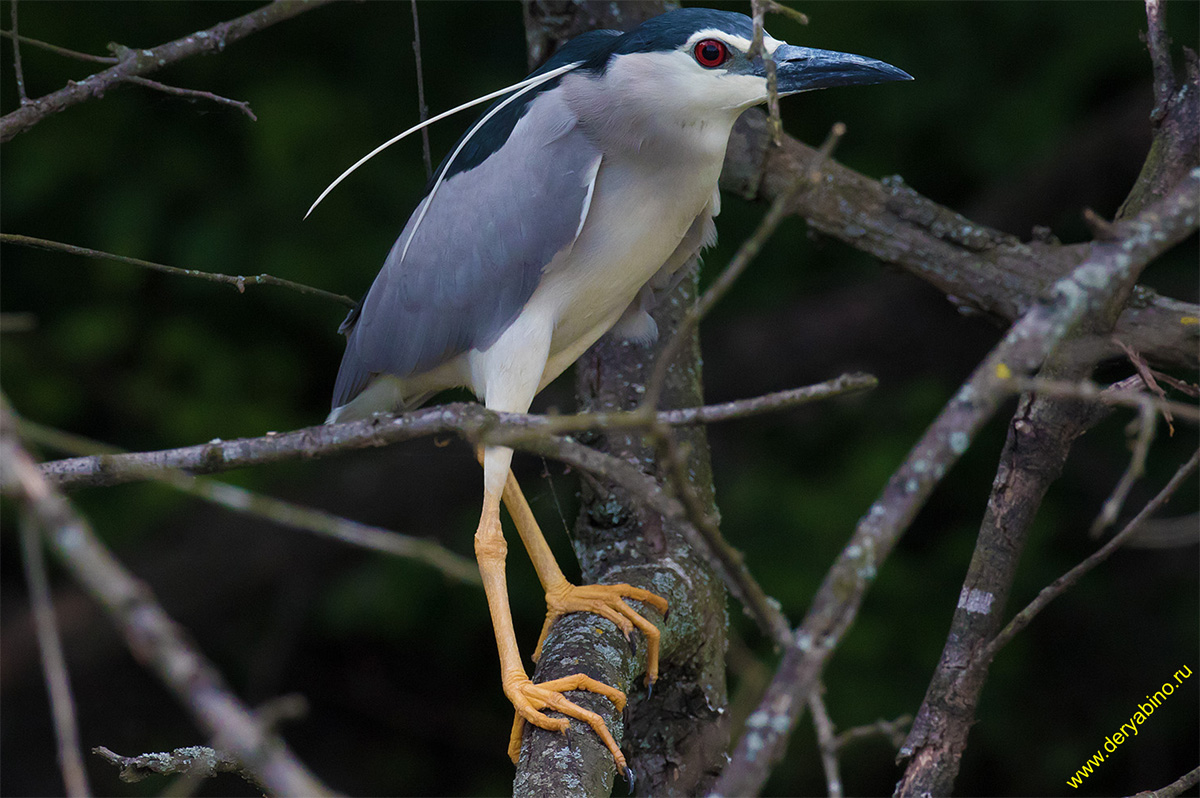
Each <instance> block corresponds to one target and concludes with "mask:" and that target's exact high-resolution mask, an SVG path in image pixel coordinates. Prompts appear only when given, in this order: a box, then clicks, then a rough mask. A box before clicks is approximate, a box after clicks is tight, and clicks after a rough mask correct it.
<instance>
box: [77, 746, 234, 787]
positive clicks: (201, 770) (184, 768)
mask: <svg viewBox="0 0 1200 798" xmlns="http://www.w3.org/2000/svg"><path fill="white" fill-rule="evenodd" d="M92 753H93V754H96V755H98V756H100V757H101V758H103V759H104V760H105V761H107V762H108V763H109V764H111V765H116V766H117V767H119V768H121V773H120V779H121V781H124V782H129V783H133V782H139V781H142V780H143V779H145V778H147V777H149V776H167V775H173V774H178V775H182V776H187V777H189V778H194V779H211V778H212V777H213V776H216V775H218V774H220V773H244V772H245V771H243V769H242V765H241V763H240V762H238V761H237V759H235V758H234V757H233V756H231V755H229V754H228V753H225V752H224V751H217V750H215V749H212V748H209V747H208V746H205V745H189V746H187V747H185V748H176V749H175V750H173V751H164V752H161V753H154V754H138V755H137V756H121V755H120V754H118V753H115V752H114V751H111V750H109V749H108V748H106V747H104V746H103V745H99V746H96V747H95V748H93V749H92Z"/></svg>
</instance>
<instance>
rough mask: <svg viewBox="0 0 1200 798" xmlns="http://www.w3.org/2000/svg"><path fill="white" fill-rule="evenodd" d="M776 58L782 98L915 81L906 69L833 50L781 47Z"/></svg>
mask: <svg viewBox="0 0 1200 798" xmlns="http://www.w3.org/2000/svg"><path fill="white" fill-rule="evenodd" d="M774 57H775V74H776V80H777V83H778V87H779V94H780V95H781V96H782V95H786V94H795V93H796V92H801V91H812V90H813V89H827V88H830V87H831V86H869V85H870V84H872V83H885V82H887V81H890V80H912V79H913V77H912V75H910V74H908V73H907V72H905V71H904V70H903V69H897V68H896V67H894V66H892V65H891V64H885V63H884V62H883V61H876V60H875V59H874V58H864V57H863V56H861V55H852V54H850V53H837V52H834V51H832V50H814V49H813V48H811V47H793V46H792V45H790V44H781V45H779V47H777V48H776V49H775V54H774Z"/></svg>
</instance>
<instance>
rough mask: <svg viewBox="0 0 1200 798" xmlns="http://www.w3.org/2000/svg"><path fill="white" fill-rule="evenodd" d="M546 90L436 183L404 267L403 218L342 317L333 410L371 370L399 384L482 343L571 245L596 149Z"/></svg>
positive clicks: (406, 232) (496, 334)
mask: <svg viewBox="0 0 1200 798" xmlns="http://www.w3.org/2000/svg"><path fill="white" fill-rule="evenodd" d="M555 95H556V93H546V94H542V95H541V96H539V97H538V98H537V99H536V100H534V101H533V102H532V103H530V105H529V107H528V110H527V112H526V113H525V115H524V116H523V117H521V119H520V121H519V122H518V123H517V125H516V126H515V127H514V128H513V131H512V134H511V135H510V136H509V138H508V140H507V141H506V142H505V144H504V145H503V146H502V147H500V148H499V149H498V150H497V151H496V152H495V153H494V154H493V156H492V157H490V158H488V159H487V160H486V161H484V162H483V163H482V164H479V165H478V166H476V167H474V168H473V169H470V170H468V171H466V172H461V173H459V174H456V175H454V176H453V177H451V178H449V179H447V180H446V181H445V182H444V183H442V185H441V187H440V188H439V189H438V191H437V194H436V195H435V196H434V197H433V200H432V204H431V205H430V207H429V211H428V213H426V215H425V218H424V220H423V221H422V222H421V224H420V226H419V228H418V229H417V231H416V235H415V237H414V238H413V241H412V244H411V245H410V246H409V247H408V253H407V254H406V255H405V256H404V259H403V262H401V253H402V252H403V251H404V248H405V244H406V242H407V241H408V239H409V237H410V236H412V235H413V230H412V228H413V224H414V220H415V219H416V217H417V215H418V213H417V212H414V214H413V216H412V217H411V218H410V219H409V222H408V225H407V226H406V227H405V228H404V231H403V232H402V233H401V234H400V237H399V238H398V239H397V240H396V243H395V244H394V245H393V246H392V249H391V252H389V253H388V257H387V260H386V261H385V262H384V265H383V268H382V269H381V270H380V272H379V275H378V276H377V277H376V278H375V282H374V283H373V284H372V286H371V290H370V291H369V292H368V293H367V296H366V298H365V299H364V300H363V303H362V306H361V309H360V312H359V315H358V317H357V318H353V316H352V317H351V318H348V319H347V325H348V326H349V333H348V340H347V344H346V354H345V356H344V357H343V359H342V366H341V369H340V370H339V371H338V377H337V383H336V385H335V387H334V399H333V405H334V407H339V406H341V405H344V404H346V403H347V402H349V401H350V400H351V399H353V398H354V397H355V396H356V395H357V394H358V393H359V392H360V391H362V390H363V389H364V388H365V387H366V386H367V384H368V383H369V382H370V380H371V378H372V376H374V375H376V374H380V373H387V374H393V375H395V376H397V377H401V378H404V377H407V376H410V375H414V374H420V373H422V372H425V371H429V370H430V369H432V368H434V367H436V366H438V365H440V364H442V363H444V362H446V361H447V360H450V359H451V358H453V357H455V356H456V355H459V354H461V353H463V352H466V351H468V350H470V349H473V348H474V349H486V348H487V347H489V346H491V344H492V343H494V342H495V340H496V339H497V338H498V337H499V336H500V334H501V333H502V332H503V331H504V330H505V329H506V328H507V327H508V326H509V325H510V324H511V323H512V322H513V320H514V319H515V318H516V317H517V314H518V313H520V311H521V308H522V307H524V305H525V303H526V302H528V301H529V298H530V297H531V296H532V295H533V292H534V289H536V288H537V285H538V283H539V281H540V280H541V276H542V271H543V269H544V268H545V267H546V266H547V265H548V264H549V263H550V261H551V260H553V259H554V257H555V255H557V254H558V253H559V252H560V251H562V250H563V249H565V248H568V247H570V246H572V245H573V244H574V242H575V237H576V236H577V234H578V231H579V228H580V227H581V224H582V219H583V216H584V215H585V214H586V211H587V204H588V201H589V198H590V190H591V184H592V182H593V181H594V180H595V175H596V170H597V168H598V166H599V162H600V152H599V150H597V149H596V148H595V147H594V146H593V145H592V143H591V142H590V141H588V139H587V137H586V136H585V135H584V133H583V132H582V131H581V130H580V129H579V128H578V127H577V126H576V119H575V117H574V115H573V114H572V113H571V111H570V110H569V109H568V108H567V107H566V105H565V104H564V103H563V102H562V101H561V100H560V99H558V98H557V97H556V96H555ZM428 202H430V200H429V198H428V197H426V198H425V199H424V200H422V203H421V206H419V207H418V209H417V211H418V212H419V211H420V207H423V206H424V205H425V204H426V203H428Z"/></svg>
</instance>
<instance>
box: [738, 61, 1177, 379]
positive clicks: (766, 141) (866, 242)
mask: <svg viewBox="0 0 1200 798" xmlns="http://www.w3.org/2000/svg"><path fill="white" fill-rule="evenodd" d="M1192 85H1193V84H1191V83H1189V84H1188V86H1189V87H1190V86H1192ZM1185 89H1187V90H1188V91H1191V90H1190V89H1188V88H1187V87H1185ZM1182 91H1184V90H1181V92H1182ZM1194 96H1195V95H1194V94H1191V93H1188V94H1185V95H1183V100H1184V101H1186V102H1185V104H1186V105H1187V107H1188V108H1192V107H1193V105H1192V101H1193V98H1194ZM1193 129H1195V130H1200V124H1197V125H1195V126H1194V128H1193ZM1181 147H1182V145H1181ZM1196 149H1197V148H1193V150H1192V152H1187V153H1186V155H1188V156H1189V157H1193V158H1194V152H1195V151H1196ZM819 158H820V155H819V153H818V151H817V150H815V149H813V148H811V147H808V146H807V145H805V144H803V143H802V142H800V141H798V140H796V139H794V138H792V137H790V136H787V135H784V137H783V144H782V146H781V147H778V148H773V147H771V146H770V137H769V135H768V133H767V130H766V117H765V115H764V114H763V113H762V112H761V111H759V110H757V109H751V110H749V111H747V112H746V113H744V114H742V117H741V119H740V120H739V121H738V123H737V125H735V126H734V130H733V137H732V139H731V140H730V144H729V148H728V150H727V153H726V158H725V168H724V171H723V172H722V175H721V188H722V189H724V190H725V191H730V192H733V193H736V194H739V195H741V196H745V197H749V198H752V199H759V200H763V201H766V202H771V201H774V200H775V199H776V198H777V197H779V196H780V195H781V194H784V193H785V192H786V191H787V190H788V188H789V187H790V186H791V185H792V183H793V181H794V180H795V179H796V176H798V175H802V174H805V173H806V172H808V171H809V169H810V168H811V164H812V163H813V162H814V161H816V160H818V159H819ZM822 169H823V171H824V172H825V173H826V174H827V175H828V177H829V179H828V181H827V182H826V183H825V185H824V186H823V190H822V191H820V192H802V193H801V194H799V195H797V196H796V197H795V198H794V199H793V202H792V205H791V210H792V212H793V213H795V214H796V215H798V216H801V217H803V218H804V219H805V220H806V221H807V223H808V224H809V226H810V227H811V228H812V229H814V230H817V231H819V232H821V233H824V234H826V235H829V236H831V237H833V238H836V239H838V240H840V241H843V242H844V243H846V244H849V245H850V246H852V247H854V248H855V249H859V250H862V251H863V252H866V253H867V254H869V255H872V256H873V257H876V258H878V259H879V260H882V261H884V262H886V263H891V264H893V265H895V266H898V267H899V268H901V269H903V270H904V271H906V272H909V273H910V274H912V275H914V276H916V277H918V278H920V279H921V280H924V281H925V282H928V283H930V284H931V285H933V286H934V287H935V288H937V289H938V290H939V291H941V292H943V293H945V294H946V296H947V298H949V299H950V301H951V302H953V303H954V304H955V305H957V306H958V307H960V308H963V309H966V310H972V311H978V312H981V313H984V314H986V315H988V316H991V317H993V318H996V319H1000V320H1003V321H1007V322H1013V321H1015V320H1016V319H1018V318H1020V317H1021V316H1023V315H1024V314H1025V312H1026V311H1027V310H1028V309H1030V308H1031V307H1033V306H1034V305H1035V304H1036V303H1037V301H1038V298H1039V297H1040V296H1041V295H1042V294H1043V293H1044V291H1045V290H1046V289H1047V288H1048V287H1049V286H1050V285H1051V284H1052V283H1053V282H1054V281H1055V280H1056V279H1059V278H1061V277H1062V276H1064V275H1066V274H1068V273H1070V271H1071V270H1072V269H1073V268H1075V267H1076V266H1078V265H1079V264H1080V263H1081V262H1083V260H1084V259H1085V258H1086V257H1088V252H1089V250H1090V248H1091V244H1075V245H1066V246H1064V245H1053V244H1047V243H1044V242H1039V241H1029V242H1024V243H1023V242H1021V241H1019V240H1017V239H1016V238H1015V237H1013V236H1010V235H1007V234H1005V233H1001V232H999V231H996V230H992V229H989V228H987V227H983V226H981V225H978V224H976V223H974V222H972V221H971V220H969V219H966V218H964V217H963V216H961V215H959V214H957V213H954V212H953V211H951V210H949V209H947V208H944V207H942V206H940V205H937V204H936V203H934V202H932V201H930V200H928V199H926V198H924V197H922V196H920V195H919V194H917V193H916V192H915V191H913V190H912V189H910V188H908V187H907V186H905V185H904V184H903V181H901V180H900V179H899V178H888V179H886V180H884V181H883V182H879V181H875V180H871V179H869V178H867V177H864V176H863V175H861V174H859V173H857V172H854V171H853V170H850V169H847V168H846V167H844V166H842V165H841V164H839V163H837V162H836V161H833V160H830V161H829V162H828V163H826V164H825V165H824V166H823V167H822ZM1185 172H1186V170H1185ZM1179 177H1181V175H1180V176H1177V177H1176V180H1175V181H1173V182H1171V183H1169V184H1168V185H1167V188H1168V189H1169V188H1171V187H1173V186H1175V185H1176V184H1177V183H1178V180H1179ZM1164 194H1165V192H1164ZM1160 196H1162V195H1160ZM1198 320H1200V306H1197V305H1193V304H1190V303H1186V302H1179V301H1177V300H1174V299H1170V298H1167V297H1162V296H1159V295H1158V294H1157V293H1155V292H1154V291H1153V290H1151V289H1148V288H1145V287H1142V286H1138V288H1137V289H1136V290H1135V292H1134V301H1132V302H1131V303H1130V304H1129V306H1128V307H1127V308H1125V310H1124V312H1123V313H1122V314H1121V318H1120V320H1119V321H1118V323H1117V326H1116V330H1115V331H1116V334H1117V335H1118V336H1119V337H1120V338H1121V339H1122V340H1123V341H1125V342H1126V343H1128V344H1129V345H1130V346H1132V347H1133V348H1135V349H1137V350H1138V351H1139V352H1141V353H1142V354H1143V355H1145V356H1146V357H1147V358H1148V359H1149V360H1151V361H1153V362H1156V363H1162V364H1170V365H1178V366H1185V367H1189V368H1196V367H1197V365H1200V355H1198V347H1197V344H1198V343H1200V321H1198ZM1079 346H1080V347H1081V348H1089V349H1096V350H1099V354H1100V355H1101V356H1104V357H1110V356H1112V357H1115V356H1119V354H1120V351H1119V349H1118V348H1117V347H1116V346H1115V345H1114V344H1113V343H1112V342H1111V340H1109V339H1108V337H1107V336H1105V337H1104V338H1103V339H1088V340H1087V341H1085V342H1083V343H1081V344H1080V345H1079Z"/></svg>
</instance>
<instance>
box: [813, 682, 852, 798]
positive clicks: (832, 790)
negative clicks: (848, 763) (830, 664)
mask: <svg viewBox="0 0 1200 798" xmlns="http://www.w3.org/2000/svg"><path fill="white" fill-rule="evenodd" d="M808 711H809V712H811V713H812V718H813V727H814V728H815V729H816V731H817V748H818V750H820V752H821V769H822V770H824V771H825V788H826V790H827V791H828V792H829V798H842V795H843V792H842V774H841V771H840V769H839V767H838V742H837V737H836V736H835V735H834V729H833V721H832V720H830V719H829V712H828V710H826V709H825V686H824V685H823V684H821V683H820V682H819V681H818V682H817V683H816V685H815V686H814V688H813V691H812V692H811V693H809V694H808Z"/></svg>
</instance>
